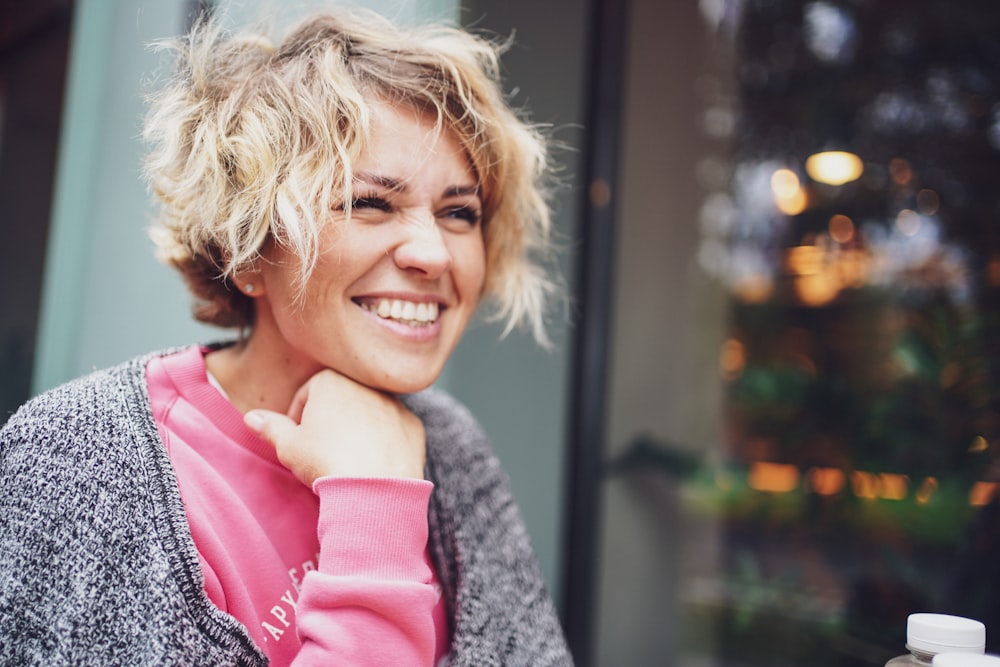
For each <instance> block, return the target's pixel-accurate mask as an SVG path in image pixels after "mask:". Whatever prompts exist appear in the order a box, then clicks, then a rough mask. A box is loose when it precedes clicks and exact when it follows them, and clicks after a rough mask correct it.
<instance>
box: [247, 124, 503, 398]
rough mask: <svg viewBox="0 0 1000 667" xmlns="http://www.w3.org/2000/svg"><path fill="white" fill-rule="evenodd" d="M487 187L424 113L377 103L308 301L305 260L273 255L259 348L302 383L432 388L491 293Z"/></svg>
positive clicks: (277, 251)
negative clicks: (332, 380) (335, 379)
mask: <svg viewBox="0 0 1000 667" xmlns="http://www.w3.org/2000/svg"><path fill="white" fill-rule="evenodd" d="M478 185H479V184H478V181H477V179H476V175H475V173H474V172H473V170H472V169H471V167H470V166H469V160H468V157H467V155H466V154H465V152H464V151H463V150H462V147H461V146H460V145H459V143H458V140H457V138H456V137H455V136H454V135H453V134H452V133H450V132H442V133H440V134H437V135H436V134H435V133H434V130H433V120H432V119H430V118H428V117H427V116H425V115H422V114H421V113H420V112H417V111H413V110H411V109H408V108H405V107H392V106H388V105H383V104H375V105H373V116H372V134H371V141H370V143H369V145H368V147H367V150H366V151H365V152H364V153H363V154H362V155H361V157H360V159H359V161H358V162H357V164H356V165H355V181H354V196H355V199H354V201H353V203H352V211H351V214H350V217H349V218H348V216H347V214H346V213H345V212H344V211H341V210H336V211H333V213H332V215H333V216H334V219H333V221H332V224H330V225H329V226H328V227H327V228H326V231H324V233H323V235H322V237H321V246H320V255H319V260H318V263H317V265H316V267H315V270H314V271H313V273H312V275H311V277H310V279H309V282H308V283H307V284H306V286H305V293H304V298H302V299H301V300H296V295H297V293H296V289H297V288H296V283H295V277H296V275H297V271H298V268H299V260H298V258H297V257H295V256H292V255H289V254H288V253H287V252H285V251H284V250H282V249H281V248H279V247H276V246H273V247H271V248H269V249H268V250H267V251H266V252H265V253H264V261H263V262H261V264H260V276H259V278H260V282H261V283H262V287H263V290H261V292H260V296H259V298H257V300H256V304H257V321H256V325H255V328H254V333H253V337H254V338H257V337H258V336H260V337H261V338H262V340H259V341H256V342H266V343H267V344H268V347H269V350H268V353H269V355H270V356H271V358H272V359H281V360H282V362H281V363H283V364H285V365H286V368H287V370H288V371H290V372H292V373H295V374H298V375H300V376H307V375H309V374H311V373H313V372H316V371H318V370H321V369H323V368H332V369H334V370H336V371H338V372H340V373H343V374H344V375H346V376H348V377H350V378H352V379H354V380H356V381H358V382H360V383H362V384H365V385H368V386H370V387H373V388H376V389H381V390H384V391H389V392H393V393H410V392H414V391H418V390H420V389H423V388H425V387H427V386H429V385H430V384H431V383H432V382H434V380H435V379H436V378H437V377H438V375H439V374H440V373H441V370H442V368H443V367H444V364H445V361H447V359H448V356H449V355H450V354H451V352H452V350H453V349H454V348H455V345H456V344H457V343H458V340H459V338H460V337H461V335H462V332H463V331H464V330H465V326H466V324H467V323H468V321H469V318H470V317H471V316H472V313H473V311H474V310H475V308H476V306H477V304H478V302H479V297H480V294H481V293H482V290H483V283H484V280H485V275H486V257H485V247H484V242H483V234H482V223H481V217H482V201H481V200H480V197H479V191H478Z"/></svg>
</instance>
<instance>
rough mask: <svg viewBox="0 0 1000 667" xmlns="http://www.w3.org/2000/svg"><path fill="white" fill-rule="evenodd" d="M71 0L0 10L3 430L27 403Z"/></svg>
mask: <svg viewBox="0 0 1000 667" xmlns="http://www.w3.org/2000/svg"><path fill="white" fill-rule="evenodd" d="M72 16H73V2H72V1H71V0H36V1H33V2H9V3H6V4H4V6H3V7H0V202H3V207H2V210H0V238H2V239H3V241H2V242H0V424H3V423H4V422H6V421H7V419H8V418H9V417H10V415H11V414H12V413H13V411H14V410H15V409H17V407H18V406H19V405H21V403H23V402H24V401H25V400H26V399H27V398H28V397H29V395H30V391H31V371H32V366H33V360H34V355H35V335H36V333H37V330H38V312H39V303H40V300H41V294H42V276H43V274H44V266H45V249H46V243H47V240H48V230H49V214H50V211H51V206H52V193H53V188H54V183H55V172H56V159H57V155H58V149H59V126H60V123H61V120H62V106H63V91H64V81H65V78H66V67H67V58H68V55H69V43H70V33H71V29H72Z"/></svg>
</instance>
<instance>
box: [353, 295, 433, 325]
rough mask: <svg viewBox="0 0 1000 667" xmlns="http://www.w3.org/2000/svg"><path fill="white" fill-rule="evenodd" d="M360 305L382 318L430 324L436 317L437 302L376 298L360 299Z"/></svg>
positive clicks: (416, 323)
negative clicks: (374, 299) (369, 299)
mask: <svg viewBox="0 0 1000 667" xmlns="http://www.w3.org/2000/svg"><path fill="white" fill-rule="evenodd" d="M360 305H361V307H362V308H364V309H365V310H367V311H369V312H372V313H375V314H376V315H378V316H379V317H381V318H382V319H384V320H396V321H398V322H402V323H404V324H410V325H421V324H431V323H433V322H435V321H436V320H437V318H438V304H437V303H436V302H430V303H428V302H425V301H420V302H414V301H402V300H400V299H378V300H377V301H362V302H360Z"/></svg>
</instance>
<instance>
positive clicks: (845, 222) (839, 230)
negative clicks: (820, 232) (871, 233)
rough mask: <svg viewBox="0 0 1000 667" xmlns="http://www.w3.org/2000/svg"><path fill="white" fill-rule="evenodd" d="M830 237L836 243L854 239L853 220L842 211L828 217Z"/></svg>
mask: <svg viewBox="0 0 1000 667" xmlns="http://www.w3.org/2000/svg"><path fill="white" fill-rule="evenodd" d="M829 228H830V238H832V239H833V240H834V241H836V242H837V243H850V242H851V241H852V240H854V221H853V220H851V219H850V218H848V217H847V216H846V215H843V214H842V213H838V214H837V215H835V216H833V217H832V218H830V224H829Z"/></svg>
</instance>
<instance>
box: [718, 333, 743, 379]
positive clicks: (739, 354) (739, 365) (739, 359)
mask: <svg viewBox="0 0 1000 667" xmlns="http://www.w3.org/2000/svg"><path fill="white" fill-rule="evenodd" d="M746 365H747V350H746V346H745V345H744V344H743V343H742V342H741V341H739V340H737V339H736V338H730V339H729V340H727V341H726V342H724V343H723V344H722V348H721V349H720V350H719V370H721V371H722V375H723V377H725V378H727V379H733V378H735V377H737V376H739V374H740V373H742V372H743V368H744V367H746Z"/></svg>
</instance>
